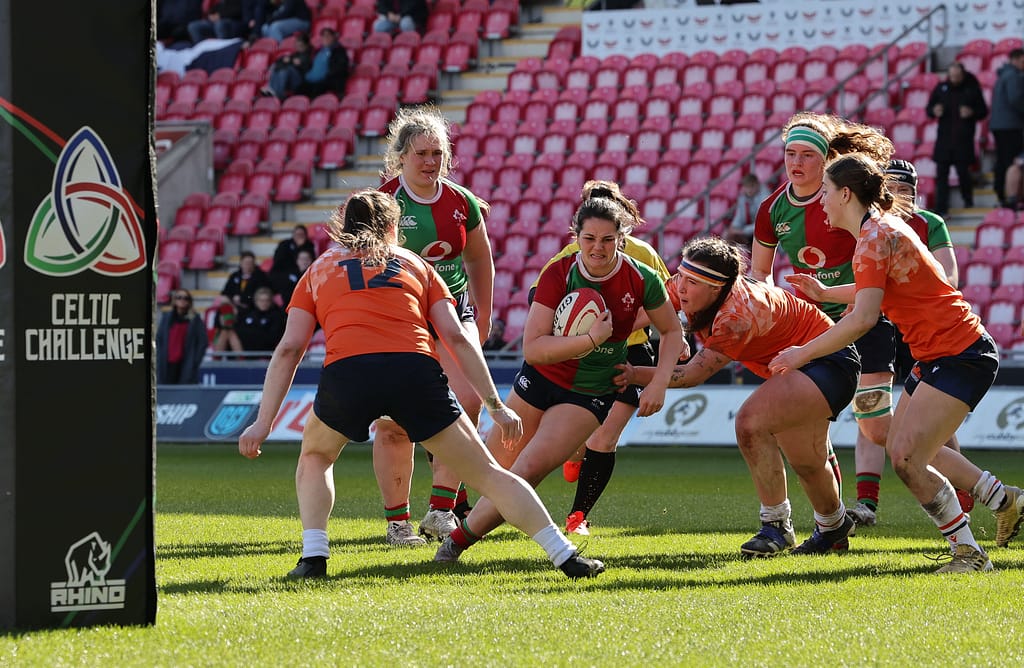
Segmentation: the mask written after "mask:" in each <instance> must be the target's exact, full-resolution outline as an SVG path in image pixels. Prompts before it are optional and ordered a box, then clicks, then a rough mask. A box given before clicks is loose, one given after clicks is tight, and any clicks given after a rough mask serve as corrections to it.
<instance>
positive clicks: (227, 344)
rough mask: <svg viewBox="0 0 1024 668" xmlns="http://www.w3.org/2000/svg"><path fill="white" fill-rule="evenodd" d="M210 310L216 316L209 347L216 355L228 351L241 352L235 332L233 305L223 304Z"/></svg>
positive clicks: (240, 342)
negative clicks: (213, 310) (214, 311)
mask: <svg viewBox="0 0 1024 668" xmlns="http://www.w3.org/2000/svg"><path fill="white" fill-rule="evenodd" d="M210 308H212V309H216V314H215V315H214V316H213V338H212V339H211V341H210V347H212V348H213V349H214V351H216V352H218V353H223V352H227V351H229V350H230V351H231V352H233V353H240V352H242V351H243V350H244V348H242V341H241V339H239V338H238V332H236V331H235V322H236V321H237V320H238V312H237V311H235V307H234V305H233V304H231V303H230V302H225V303H223V304H218V305H217V306H211V307H210ZM207 313H209V311H207Z"/></svg>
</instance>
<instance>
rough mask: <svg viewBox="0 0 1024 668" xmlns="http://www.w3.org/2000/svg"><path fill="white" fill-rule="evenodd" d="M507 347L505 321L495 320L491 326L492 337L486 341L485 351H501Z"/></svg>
mask: <svg viewBox="0 0 1024 668" xmlns="http://www.w3.org/2000/svg"><path fill="white" fill-rule="evenodd" d="M506 345H508V344H507V343H506V342H505V321H504V320H500V319H495V321H494V322H493V323H492V324H491V335H490V336H488V337H487V340H486V341H484V345H483V349H484V350H501V349H502V348H504V347H505V346H506Z"/></svg>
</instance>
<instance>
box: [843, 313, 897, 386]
mask: <svg viewBox="0 0 1024 668" xmlns="http://www.w3.org/2000/svg"><path fill="white" fill-rule="evenodd" d="M853 345H855V346H857V352H858V353H859V354H860V372H861V373H881V372H883V371H885V372H888V373H893V372H894V370H895V369H894V368H893V362H894V360H895V359H896V327H895V326H894V325H893V324H892V323H891V322H889V321H888V320H887V319H886V318H885V317H884V316H883V317H880V318H879V319H878V322H876V323H875V326H874V327H872V328H871V329H869V330H868V331H867V333H866V334H864V336H862V337H860V338H859V339H857V340H856V341H854V342H853Z"/></svg>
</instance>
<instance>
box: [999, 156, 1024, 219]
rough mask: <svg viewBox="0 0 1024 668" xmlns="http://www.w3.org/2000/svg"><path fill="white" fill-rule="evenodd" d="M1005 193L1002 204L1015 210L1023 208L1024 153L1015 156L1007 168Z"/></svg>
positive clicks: (1004, 185)
mask: <svg viewBox="0 0 1024 668" xmlns="http://www.w3.org/2000/svg"><path fill="white" fill-rule="evenodd" d="M1003 195H1004V198H1003V199H1002V206H1004V207H1006V208H1007V209H1013V210H1015V211H1016V210H1017V209H1020V208H1021V204H1022V201H1021V198H1022V196H1024V153H1021V154H1020V155H1018V156H1017V157H1016V158H1014V159H1013V162H1012V163H1011V164H1010V166H1009V167H1007V168H1006V178H1005V179H1004V184H1003Z"/></svg>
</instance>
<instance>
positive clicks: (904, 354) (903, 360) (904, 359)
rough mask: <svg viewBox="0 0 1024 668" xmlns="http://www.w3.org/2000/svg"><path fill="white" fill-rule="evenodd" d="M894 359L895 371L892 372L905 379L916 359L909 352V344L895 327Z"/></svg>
mask: <svg viewBox="0 0 1024 668" xmlns="http://www.w3.org/2000/svg"><path fill="white" fill-rule="evenodd" d="M895 335H896V360H895V363H894V367H895V371H894V374H893V375H895V376H896V378H898V379H906V377H907V376H909V375H910V370H911V369H913V368H914V364H915V363H916V362H917V360H915V359H914V356H913V355H912V354H910V346H908V345H907V342H906V341H904V340H903V333H902V332H901V331H900V330H899V328H898V327H897V328H896V331H895Z"/></svg>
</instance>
